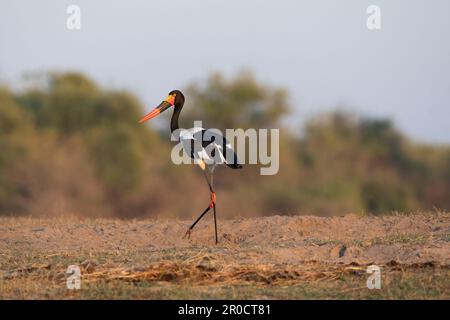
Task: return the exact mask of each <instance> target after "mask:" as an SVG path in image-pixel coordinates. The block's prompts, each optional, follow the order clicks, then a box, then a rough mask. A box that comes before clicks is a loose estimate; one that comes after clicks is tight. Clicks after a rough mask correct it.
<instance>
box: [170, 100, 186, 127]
mask: <svg viewBox="0 0 450 320" xmlns="http://www.w3.org/2000/svg"><path fill="white" fill-rule="evenodd" d="M182 107H183V104H177V105H175V108H174V110H173V114H172V119H171V120H170V132H172V133H173V132H174V131H175V130H177V129H178V128H179V127H180V126H179V125H178V117H179V116H180V112H181V108H182Z"/></svg>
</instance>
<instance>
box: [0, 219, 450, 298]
mask: <svg viewBox="0 0 450 320" xmlns="http://www.w3.org/2000/svg"><path fill="white" fill-rule="evenodd" d="M190 222H191V221H178V220H164V221H161V220H132V221H129V220H125V221H123V220H97V219H96V220H80V219H75V218H69V219H63V218H58V219H32V218H29V219H28V218H2V219H0V255H1V257H2V259H1V261H0V272H1V273H0V284H2V285H3V286H4V290H5V292H8V293H9V294H6V297H14V286H15V284H14V282H13V281H14V280H16V281H18V280H20V279H21V280H20V281H24V279H31V278H33V277H42V276H45V277H46V279H47V280H48V281H56V282H58V281H59V282H60V283H61V281H64V272H65V270H66V268H67V266H68V265H70V264H79V265H80V266H81V268H82V270H83V276H84V278H83V279H84V281H87V282H89V281H91V282H92V281H93V282H95V281H98V280H102V279H103V280H104V279H109V280H111V279H112V280H121V281H122V280H124V281H157V282H158V283H159V282H161V281H162V282H168V283H173V282H175V283H178V284H179V283H186V282H189V283H195V284H196V285H208V284H213V283H215V284H217V283H219V284H220V283H227V284H231V285H237V284H245V283H247V284H252V283H253V284H260V285H269V284H270V285H276V284H285V285H286V284H295V283H300V282H302V281H303V282H304V281H333V280H334V279H337V278H338V277H340V276H342V275H345V274H355V273H356V274H363V273H364V274H365V270H366V269H365V266H367V265H369V264H377V265H380V266H384V267H385V268H388V269H390V270H400V269H402V270H408V269H409V270H415V269H420V268H424V267H432V268H436V269H440V270H448V269H449V265H450V264H449V263H450V214H449V213H444V212H440V213H421V214H411V215H391V216H383V217H367V216H366V217H361V216H357V215H352V214H350V215H346V216H343V217H330V218H324V217H310V216H308V217H285V216H273V217H265V218H254V219H235V220H228V221H223V220H219V235H220V243H219V244H218V245H215V244H214V237H213V234H214V229H213V222H212V219H211V217H208V218H205V219H204V220H203V221H201V222H200V223H199V224H198V225H197V227H196V228H195V229H194V231H193V233H192V235H191V238H190V239H183V235H184V233H185V231H186V230H187V227H188V226H189V224H190ZM30 277H31V278H30ZM20 281H19V282H20ZM19 282H16V283H19ZM17 285H18V284H17ZM1 296H2V293H0V297H1ZM25 297H26V295H25Z"/></svg>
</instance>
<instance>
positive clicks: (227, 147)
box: [139, 90, 242, 244]
mask: <svg viewBox="0 0 450 320" xmlns="http://www.w3.org/2000/svg"><path fill="white" fill-rule="evenodd" d="M184 101H185V98H184V95H183V93H181V91H180V90H173V91H171V92H170V93H169V95H168V96H167V98H166V99H165V100H164V101H163V102H161V104H160V105H159V106H157V107H156V108H155V109H153V110H152V111H151V112H149V113H148V114H146V115H145V116H144V117H142V119H141V120H140V121H139V123H144V122H146V121H148V120H150V119H152V118H154V117H156V116H157V115H159V114H161V113H162V112H164V111H165V110H167V109H169V108H170V107H174V109H173V114H172V119H171V120H170V131H171V133H172V135H174V136H175V137H176V139H177V140H178V141H179V142H181V143H182V145H183V149H184V151H185V152H186V153H187V154H188V155H189V156H190V157H191V158H192V159H193V160H194V162H195V163H196V164H198V165H199V167H200V168H201V170H202V172H203V175H204V177H205V180H206V183H207V184H208V187H209V191H210V193H211V200H210V202H209V205H208V207H207V208H206V209H205V210H204V211H203V212H202V214H201V215H200V216H199V217H198V218H197V220H195V221H194V223H193V224H192V225H191V226H190V227H189V229H188V230H187V231H186V234H185V235H184V237H186V236H187V237H190V235H191V231H192V229H194V227H195V225H196V224H197V223H198V222H199V221H200V219H202V218H203V217H204V216H205V214H206V213H207V212H208V211H209V210H211V209H213V212H214V231H215V237H216V244H217V243H218V237H217V218H216V200H217V199H216V194H215V192H214V189H213V175H214V170H215V168H216V166H218V165H219V164H225V165H227V166H228V167H230V168H232V169H240V168H242V165H241V164H240V163H239V161H238V159H237V156H236V153H235V152H234V150H233V149H232V147H231V144H230V143H229V142H228V141H227V140H226V139H225V137H223V136H222V135H221V134H218V133H217V131H215V130H211V129H208V130H207V129H203V128H200V127H194V128H191V129H180V128H179V124H178V117H179V116H180V113H181V109H182V108H183V106H184ZM206 168H208V171H209V179H208V175H207V173H206Z"/></svg>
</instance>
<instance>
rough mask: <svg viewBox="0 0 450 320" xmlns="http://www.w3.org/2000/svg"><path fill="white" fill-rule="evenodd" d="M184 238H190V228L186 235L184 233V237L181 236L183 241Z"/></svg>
mask: <svg viewBox="0 0 450 320" xmlns="http://www.w3.org/2000/svg"><path fill="white" fill-rule="evenodd" d="M186 237H187V238H188V239H190V238H191V228H189V229H188V230H187V231H186V233H185V234H184V236H183V239H185V238H186Z"/></svg>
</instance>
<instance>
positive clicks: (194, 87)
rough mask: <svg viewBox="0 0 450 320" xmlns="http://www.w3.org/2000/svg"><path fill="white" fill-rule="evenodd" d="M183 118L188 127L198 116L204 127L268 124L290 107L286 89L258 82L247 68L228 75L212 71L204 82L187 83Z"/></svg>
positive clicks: (241, 126) (280, 116) (278, 118)
mask: <svg viewBox="0 0 450 320" xmlns="http://www.w3.org/2000/svg"><path fill="white" fill-rule="evenodd" d="M186 94H187V96H188V98H187V100H186V104H187V107H185V108H184V110H183V122H184V123H185V125H186V127H192V125H193V121H194V120H202V121H203V125H204V127H206V128H218V129H220V130H224V129H226V128H272V127H276V126H278V125H279V121H280V120H281V119H282V118H283V116H285V115H286V114H287V113H288V111H289V109H290V107H289V103H288V101H287V92H286V91H285V90H284V89H281V88H272V87H270V86H268V85H264V84H262V83H260V82H258V81H257V80H256V79H255V77H254V76H253V75H252V73H250V72H249V71H242V72H240V73H238V74H237V75H236V77H234V78H232V79H225V78H224V77H223V76H222V75H221V74H219V73H214V74H212V75H211V76H210V77H209V78H208V80H207V81H206V82H205V84H204V85H199V84H195V83H194V84H191V85H189V86H188V87H187V90H186Z"/></svg>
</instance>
